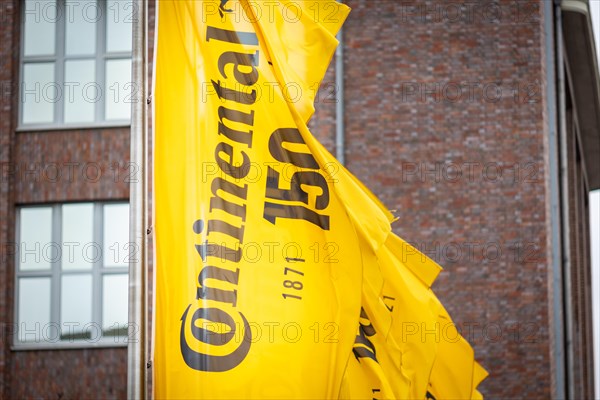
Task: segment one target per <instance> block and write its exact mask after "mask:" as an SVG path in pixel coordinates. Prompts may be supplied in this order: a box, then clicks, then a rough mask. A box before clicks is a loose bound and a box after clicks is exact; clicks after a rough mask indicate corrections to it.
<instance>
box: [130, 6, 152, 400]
mask: <svg viewBox="0 0 600 400" xmlns="http://www.w3.org/2000/svg"><path fill="white" fill-rule="evenodd" d="M133 6H134V7H133V12H134V13H133V16H134V18H133V27H132V28H133V54H132V75H131V77H132V82H133V91H134V93H133V99H134V101H133V103H132V109H131V148H130V161H131V162H132V163H133V165H134V166H137V170H138V171H139V175H138V176H137V177H135V179H132V181H131V184H130V200H129V204H130V217H129V240H130V242H131V243H132V244H133V246H130V249H133V250H132V252H133V253H134V254H130V255H131V257H130V263H129V325H128V326H129V332H128V347H127V398H129V399H142V400H143V399H146V397H147V396H146V389H147V385H146V382H147V379H146V337H147V332H146V327H147V310H148V307H147V303H148V302H147V295H146V285H147V263H146V259H147V247H146V222H147V221H148V218H147V216H148V214H147V193H148V190H147V189H148V183H147V174H146V171H147V148H146V144H147V143H148V130H147V120H148V115H147V110H148V108H147V104H146V99H147V93H148V85H147V80H148V70H147V60H148V55H147V53H148V46H147V23H146V21H147V15H148V8H147V7H148V5H147V3H146V1H144V0H134V3H133Z"/></svg>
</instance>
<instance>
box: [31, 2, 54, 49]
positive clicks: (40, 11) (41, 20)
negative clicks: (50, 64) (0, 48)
mask: <svg viewBox="0 0 600 400" xmlns="http://www.w3.org/2000/svg"><path fill="white" fill-rule="evenodd" d="M56 16H57V10H56V1H55V0H25V49H24V52H25V56H40V55H52V54H54V45H55V40H54V38H55V26H56V19H57V17H56Z"/></svg>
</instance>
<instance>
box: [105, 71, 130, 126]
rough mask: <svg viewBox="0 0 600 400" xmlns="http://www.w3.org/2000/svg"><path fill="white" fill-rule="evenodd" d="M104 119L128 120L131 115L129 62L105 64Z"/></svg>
mask: <svg viewBox="0 0 600 400" xmlns="http://www.w3.org/2000/svg"><path fill="white" fill-rule="evenodd" d="M105 93H106V105H105V106H106V108H105V112H106V119H107V120H110V119H118V120H129V114H130V113H131V60H109V61H107V62H106V88H105Z"/></svg>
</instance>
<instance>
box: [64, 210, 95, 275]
mask: <svg viewBox="0 0 600 400" xmlns="http://www.w3.org/2000/svg"><path fill="white" fill-rule="evenodd" d="M99 258H100V246H99V245H98V244H97V243H94V205H93V204H92V203H83V204H65V205H63V206H62V268H63V269H64V270H73V269H91V268H92V263H93V262H94V261H95V260H96V259H99Z"/></svg>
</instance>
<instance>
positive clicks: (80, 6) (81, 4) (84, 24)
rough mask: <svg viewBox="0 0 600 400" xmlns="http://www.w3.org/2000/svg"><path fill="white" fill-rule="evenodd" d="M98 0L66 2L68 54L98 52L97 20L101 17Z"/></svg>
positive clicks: (66, 48)
mask: <svg viewBox="0 0 600 400" xmlns="http://www.w3.org/2000/svg"><path fill="white" fill-rule="evenodd" d="M100 15H101V13H100V9H99V7H98V5H97V4H96V0H68V1H67V2H66V30H67V31H66V32H67V34H66V35H65V38H66V43H65V50H66V53H67V55H87V54H95V53H96V21H98V19H99V18H100Z"/></svg>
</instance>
